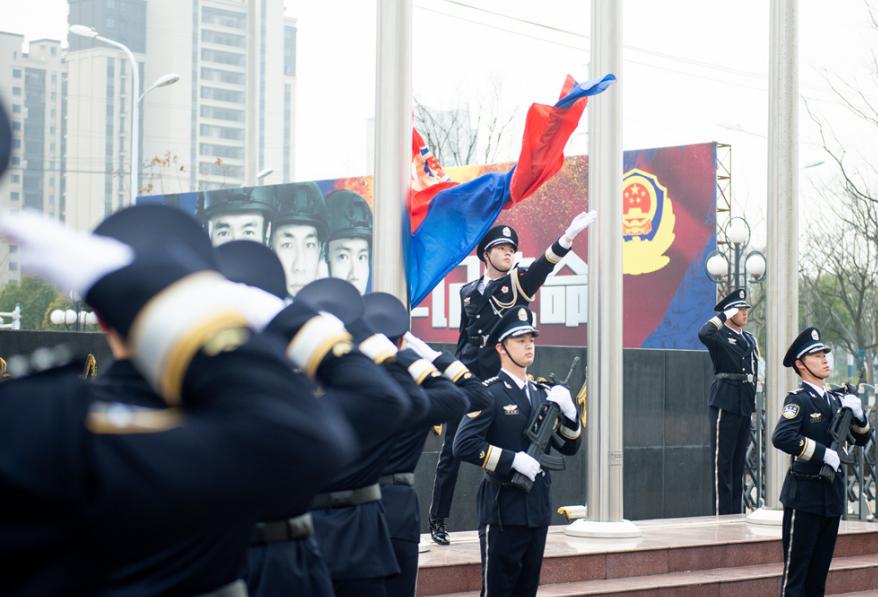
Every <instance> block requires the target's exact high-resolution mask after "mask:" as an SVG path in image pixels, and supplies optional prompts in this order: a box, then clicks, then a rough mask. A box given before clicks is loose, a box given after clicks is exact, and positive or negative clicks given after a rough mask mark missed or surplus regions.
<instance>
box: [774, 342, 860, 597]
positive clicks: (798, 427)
mask: <svg viewBox="0 0 878 597" xmlns="http://www.w3.org/2000/svg"><path fill="white" fill-rule="evenodd" d="M829 351H830V349H829V347H828V346H826V345H825V344H824V343H823V341H822V340H821V338H820V332H819V330H817V329H816V328H813V327H809V328H806V329H805V330H803V331H802V333H801V334H799V335H798V336H797V337H796V339H795V340H794V341H793V343H792V344H791V345H790V347H789V349H788V350H787V353H786V355H785V356H784V359H783V364H784V367H792V368H793V369H794V370H795V372H796V373H797V374H798V375H799V377H801V378H802V385H801V386H800V387H799V388H798V389H796V390H794V391H792V392H790V393H789V394H788V395H787V397H786V398H785V399H784V406H783V412H782V413H781V416H780V419H778V422H777V426H776V427H775V430H774V435H773V436H772V438H771V441H772V443H773V444H774V447H775V448H777V449H779V450H781V451H783V452H786V453H787V454H789V455H790V456H791V459H790V468H789V470H788V471H787V476H786V479H784V484H783V488H782V489H781V494H780V501H781V503H782V504H783V505H784V514H783V550H784V574H783V580H782V581H781V597H787V596H790V597H793V596H810V595H823V593H824V590H825V585H826V575H827V573H828V572H829V564H830V562H831V561H832V552H833V550H834V549H835V539H836V537H837V535H838V523H839V520H840V518H841V515H842V514H843V513H844V508H845V503H846V501H847V500H846V495H845V480H844V471H843V470H841V467H840V461H839V456H838V453H837V452H836V451H835V450H833V449H832V448H830V444H831V443H832V441H833V440H832V436H831V435H830V424H831V423H832V419H833V417H835V416H836V414H837V413H838V411H839V410H841V409H842V408H849V409H851V410H852V411H853V415H854V416H853V421H852V422H851V428H850V430H851V433H852V435H853V438H854V440H855V443H856V445H858V446H865V445H866V444H867V443H868V442H869V421H868V419H867V417H866V414H865V413H864V412H863V405H862V403H861V401H860V399H859V398H858V397H857V396H855V395H853V394H848V393H846V392H845V391H839V392H834V391H830V390H828V389H827V388H826V386H825V385H824V382H825V381H826V379H827V378H828V377H829V375H830V373H831V369H830V366H829V361H828V360H827V358H826V354H827V353H828V352H829ZM824 464H826V465H829V466H830V467H832V469H833V470H834V471H835V474H834V475H833V479H832V481H831V482H828V481H826V480H824V479H822V478H821V477H820V474H819V473H820V470H821V468H822V467H823V465H824Z"/></svg>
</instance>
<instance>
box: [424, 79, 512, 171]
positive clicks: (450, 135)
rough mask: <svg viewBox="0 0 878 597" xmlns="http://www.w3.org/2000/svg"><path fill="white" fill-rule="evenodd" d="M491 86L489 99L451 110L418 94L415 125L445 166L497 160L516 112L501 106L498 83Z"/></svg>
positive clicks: (463, 103)
mask: <svg viewBox="0 0 878 597" xmlns="http://www.w3.org/2000/svg"><path fill="white" fill-rule="evenodd" d="M492 89H493V91H492V92H491V93H490V94H489V97H488V98H487V99H480V100H478V101H464V102H462V103H461V105H459V106H458V107H455V108H452V109H448V110H436V109H432V108H429V107H427V106H426V105H425V104H423V103H422V102H420V101H419V100H418V98H415V101H414V104H415V128H416V129H418V131H419V132H420V133H421V135H422V136H423V137H424V141H425V142H426V143H427V146H428V147H429V148H430V150H431V151H432V152H433V155H435V156H436V159H437V160H439V163H440V164H442V166H443V167H448V166H466V165H468V164H475V163H481V164H490V163H493V162H495V161H497V159H498V156H499V152H500V150H501V149H502V147H503V145H502V142H503V141H504V140H505V139H506V133H507V132H508V128H509V125H510V124H511V123H512V120H513V115H512V114H505V113H503V111H502V110H501V108H500V98H501V97H502V93H501V89H500V87H499V85H495V86H494V87H493V88H492Z"/></svg>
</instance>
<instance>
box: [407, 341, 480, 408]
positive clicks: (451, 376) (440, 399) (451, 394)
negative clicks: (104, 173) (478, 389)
mask: <svg viewBox="0 0 878 597" xmlns="http://www.w3.org/2000/svg"><path fill="white" fill-rule="evenodd" d="M405 347H406V348H410V349H412V350H414V351H415V352H416V353H417V354H418V355H419V356H421V357H422V358H424V359H427V360H429V361H431V362H432V364H433V366H434V367H435V368H436V369H437V370H438V371H439V372H441V373H442V375H441V376H440V375H431V376H429V377H427V379H425V380H424V382H423V384H422V386H423V388H424V389H425V390H426V392H427V397H428V398H429V399H430V405H429V410H428V412H427V414H426V415H425V418H424V421H425V422H427V423H428V424H430V425H438V424H440V423H447V422H449V421H458V420H460V418H461V417H462V416H463V415H465V414H466V413H467V411H468V410H469V409H470V402H469V398H467V395H466V394H465V393H464V392H463V391H462V390H461V389H460V387H459V386H458V385H457V382H460V381H462V380H463V379H464V378H465V377H470V378H471V377H472V374H471V373H470V372H469V369H467V368H466V367H465V366H464V364H463V363H461V362H460V361H458V360H456V359H455V358H454V357H452V356H451V355H450V354H448V353H447V352H440V351H438V350H433V349H432V348H430V346H429V345H428V344H427V343H426V342H424V341H423V340H421V339H420V338H417V337H416V336H414V335H413V334H412V333H411V332H407V333H406V334H405ZM478 385H479V386H481V385H482V384H481V383H479V384H478Z"/></svg>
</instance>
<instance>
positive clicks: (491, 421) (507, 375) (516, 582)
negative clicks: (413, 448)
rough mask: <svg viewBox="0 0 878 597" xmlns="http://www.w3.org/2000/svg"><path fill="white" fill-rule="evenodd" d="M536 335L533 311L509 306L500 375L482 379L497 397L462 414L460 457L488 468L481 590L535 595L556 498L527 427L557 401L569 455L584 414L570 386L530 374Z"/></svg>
mask: <svg viewBox="0 0 878 597" xmlns="http://www.w3.org/2000/svg"><path fill="white" fill-rule="evenodd" d="M536 335H537V329H536V327H535V326H534V315H533V313H532V312H531V311H530V309H528V308H527V307H516V308H514V309H510V310H508V311H507V312H506V314H505V315H504V316H503V318H502V319H501V320H500V322H499V324H498V325H497V327H496V328H495V330H494V332H493V333H492V334H491V338H490V340H491V342H492V343H493V344H494V346H495V350H496V351H497V353H498V354H499V356H500V363H501V369H500V372H499V375H497V376H496V377H494V378H491V379H489V380H486V381H485V382H484V383H485V385H486V386H487V388H488V391H489V392H490V393H491V395H492V397H493V403H492V404H491V405H490V406H488V407H487V408H486V409H484V410H482V411H481V412H479V411H476V412H472V413H469V414H468V415H467V416H466V417H464V418H463V420H462V421H461V423H460V428H459V429H458V432H457V436H456V437H455V439H454V453H455V455H456V456H457V457H459V458H460V459H462V460H465V461H467V462H470V463H473V464H476V465H479V466H481V467H482V468H483V469H484V470H485V477H484V479H483V480H482V483H481V485H480V486H479V492H478V497H477V502H478V517H479V542H480V544H481V557H482V595H483V596H484V595H521V596H528V595H531V596H532V595H536V593H537V587H538V586H539V582H540V568H541V567H542V563H543V550H544V549H545V546H546V533H547V532H548V528H549V522H550V521H551V517H552V497H551V491H550V487H551V479H550V477H549V472H548V471H543V470H541V468H540V463H539V461H538V460H536V459H535V458H532V457H531V456H530V455H528V454H527V450H528V447H529V446H530V442H529V440H528V439H527V438H526V437H525V435H524V432H525V430H526V429H527V426H528V424H529V422H530V420H531V416H532V413H533V412H534V410H535V409H539V408H540V407H541V406H542V404H543V403H544V402H545V401H547V400H549V401H552V402H556V403H557V404H558V406H559V407H560V409H561V413H562V415H563V420H562V422H561V425H560V426H559V427H558V431H557V433H556V437H555V438H553V442H552V445H553V446H554V447H555V448H556V449H557V450H558V451H559V452H561V453H562V454H568V455H570V454H574V453H576V451H577V450H578V449H579V443H580V435H581V429H580V424H579V414H578V412H577V409H576V405H575V404H574V403H573V398H572V397H571V396H570V391H569V390H568V389H567V388H565V387H563V386H560V385H559V386H554V387H552V388H551V389H548V388H547V387H546V386H544V385H541V384H535V383H534V382H532V381H529V380H528V377H527V368H528V367H529V366H530V365H531V364H532V363H533V361H534V356H535V350H536V347H535V345H534V338H535V337H536ZM547 449H548V448H547ZM516 471H517V472H519V473H521V474H523V475H525V476H526V477H528V478H529V479H530V480H532V481H533V482H534V484H533V487H532V489H531V490H530V491H529V492H527V493H525V492H523V491H521V490H520V489H518V488H516V487H514V486H511V485H510V484H509V482H510V481H511V479H512V476H513V474H514V473H515V472H516Z"/></svg>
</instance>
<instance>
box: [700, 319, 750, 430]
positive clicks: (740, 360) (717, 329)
mask: <svg viewBox="0 0 878 597" xmlns="http://www.w3.org/2000/svg"><path fill="white" fill-rule="evenodd" d="M725 321H726V316H725V315H724V314H723V313H720V314H719V315H717V316H716V317H713V318H712V319H710V321H708V322H707V323H705V324H704V325H703V326H701V330H699V332H698V339H699V340H701V343H702V344H704V345H705V346H706V347H707V350H708V352H710V360H711V361H713V372H714V373H730V374H735V375H738V374H741V375H748V374H749V375H751V376H752V380H753V381H752V382H751V381H746V380H731V379H714V380H713V383H712V384H711V386H710V403H709V404H710V406H713V407H715V408H719V409H722V410H724V411H728V412H730V413H733V414H736V415H743V416H746V415H749V414H751V413H752V412H753V411H754V410H755V409H756V383H755V380H756V375H757V373H758V372H759V371H758V370H759V362H758V358H759V347H758V346H757V344H756V338H755V337H754V336H753V334H751V333H750V332H747V331H744V333H743V334H738V333H735V332H734V331H732V330H731V329H730V328H729V327H728V326H727V325H723V324H724V323H725Z"/></svg>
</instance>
